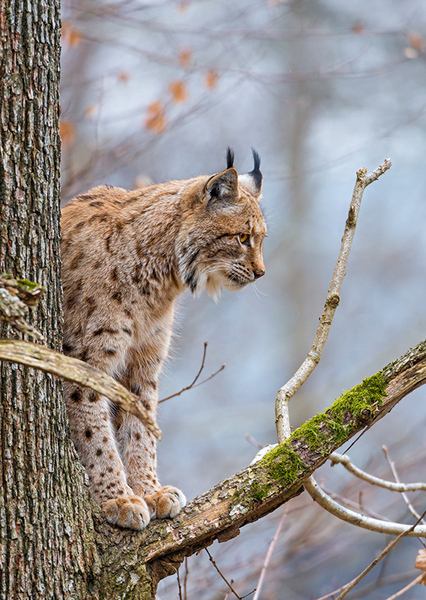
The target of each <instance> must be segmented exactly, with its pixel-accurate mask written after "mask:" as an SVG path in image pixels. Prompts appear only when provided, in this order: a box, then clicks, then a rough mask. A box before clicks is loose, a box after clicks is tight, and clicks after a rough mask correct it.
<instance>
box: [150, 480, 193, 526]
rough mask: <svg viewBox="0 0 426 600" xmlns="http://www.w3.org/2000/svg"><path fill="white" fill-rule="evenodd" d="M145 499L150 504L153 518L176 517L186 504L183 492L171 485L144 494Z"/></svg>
mask: <svg viewBox="0 0 426 600" xmlns="http://www.w3.org/2000/svg"><path fill="white" fill-rule="evenodd" d="M144 500H145V502H146V503H147V504H148V508H149V512H150V514H151V519H165V518H166V517H175V516H176V515H178V514H179V513H180V511H181V509H182V508H183V507H184V506H185V504H186V498H185V496H184V495H183V493H182V492H181V491H180V490H179V489H178V488H175V487H173V486H171V485H166V486H165V487H162V488H161V490H158V492H155V493H154V494H150V495H149V496H144Z"/></svg>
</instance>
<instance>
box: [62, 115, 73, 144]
mask: <svg viewBox="0 0 426 600" xmlns="http://www.w3.org/2000/svg"><path fill="white" fill-rule="evenodd" d="M59 130H60V134H61V141H62V146H63V147H64V148H68V147H69V146H70V145H71V144H72V143H73V141H74V140H75V135H76V128H75V125H74V123H72V122H71V121H67V119H61V123H60V125H59Z"/></svg>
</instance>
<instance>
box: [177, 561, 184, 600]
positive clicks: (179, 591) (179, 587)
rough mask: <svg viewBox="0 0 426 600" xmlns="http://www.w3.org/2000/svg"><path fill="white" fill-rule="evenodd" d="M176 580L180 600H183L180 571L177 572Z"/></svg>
mask: <svg viewBox="0 0 426 600" xmlns="http://www.w3.org/2000/svg"><path fill="white" fill-rule="evenodd" d="M176 578H177V584H178V594H179V600H183V597H182V586H181V584H180V577H179V569H178V570H177V571H176Z"/></svg>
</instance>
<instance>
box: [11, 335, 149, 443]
mask: <svg viewBox="0 0 426 600" xmlns="http://www.w3.org/2000/svg"><path fill="white" fill-rule="evenodd" d="M0 360H5V361H9V362H17V363H20V364H22V365H27V366H28V367H33V368H34V369H40V370H41V371H45V372H46V373H52V374H53V375H58V376H59V377H62V378H63V379H66V380H67V381H72V382H74V383H78V384H80V385H84V386H86V387H89V388H91V389H92V390H95V391H96V392H99V393H100V394H103V395H104V396H107V398H110V399H111V400H113V401H114V402H115V403H117V404H118V405H119V406H121V407H122V408H123V409H124V410H127V411H129V412H131V413H132V414H134V415H136V416H137V417H138V418H139V419H140V420H141V421H142V423H143V424H144V425H145V426H146V427H147V428H148V429H149V430H150V431H152V433H153V434H154V435H155V436H156V437H157V438H158V439H161V431H160V430H159V428H158V426H157V424H156V423H155V422H154V421H153V420H152V418H151V417H150V415H149V414H148V413H147V411H146V410H145V409H144V407H143V406H141V405H140V402H139V399H138V397H137V396H135V395H133V394H132V393H131V392H129V390H127V389H126V388H125V387H123V386H122V385H120V384H119V383H118V382H117V381H115V379H113V378H112V377H109V375H107V374H106V373H103V372H102V371H99V370H98V369H95V368H94V367H92V366H91V365H89V364H87V363H85V362H83V361H81V360H78V359H76V358H72V357H71V356H64V355H63V354H60V353H59V352H55V351H54V350H51V349H50V348H46V347H45V346H40V345H38V344H32V343H31V342H23V341H19V340H0Z"/></svg>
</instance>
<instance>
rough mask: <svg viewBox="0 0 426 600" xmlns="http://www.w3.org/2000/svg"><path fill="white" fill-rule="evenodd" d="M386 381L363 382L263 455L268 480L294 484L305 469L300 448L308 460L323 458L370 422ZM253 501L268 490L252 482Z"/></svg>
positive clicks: (379, 376) (379, 377) (371, 379)
mask: <svg viewBox="0 0 426 600" xmlns="http://www.w3.org/2000/svg"><path fill="white" fill-rule="evenodd" d="M386 385H387V381H386V380H385V378H384V377H383V375H382V373H378V374H376V375H373V376H372V377H369V378H367V379H365V380H364V381H363V382H362V383H361V384H359V385H357V386H355V387H354V388H352V389H351V390H349V391H348V392H345V393H344V394H342V396H340V398H338V399H337V400H336V401H335V402H334V404H332V406H330V408H328V409H327V410H326V411H325V412H324V413H320V414H318V415H315V416H314V417H313V418H312V419H310V420H309V421H307V422H306V423H304V424H303V425H302V426H301V427H299V428H298V429H296V430H295V431H294V433H293V434H292V435H291V436H290V438H289V439H288V440H287V441H286V442H284V443H283V444H280V445H279V446H277V447H276V448H274V449H273V450H271V451H270V452H268V454H266V455H265V456H264V457H263V458H262V460H261V461H260V464H261V465H262V466H263V467H266V469H267V473H268V475H267V478H268V479H269V478H271V479H273V480H274V481H277V482H279V484H280V486H283V487H286V486H289V485H291V484H293V483H295V482H296V481H297V480H298V479H299V478H300V477H301V476H302V475H303V474H304V473H306V469H307V466H308V465H306V464H305V463H304V462H303V460H302V459H301V458H300V456H299V452H300V448H301V447H305V448H306V447H307V448H306V450H307V451H308V456H309V457H310V459H312V458H314V459H315V461H316V460H317V459H321V458H322V457H324V458H325V457H326V456H328V455H329V454H330V452H332V451H333V450H334V449H335V448H336V447H338V446H339V445H341V444H342V443H343V442H344V441H345V440H346V439H348V437H349V436H350V435H351V433H352V432H353V431H355V430H358V429H360V426H362V425H363V424H365V423H367V422H369V420H370V418H371V416H372V414H373V413H374V412H375V409H376V408H377V407H378V406H380V405H381V404H382V403H383V398H384V397H385V396H386V391H385V390H386ZM250 491H251V495H252V498H253V499H254V500H256V501H260V500H262V499H263V498H264V497H265V496H266V495H267V494H268V491H269V488H268V486H267V485H266V484H264V485H261V484H259V483H253V484H252V486H251V488H250Z"/></svg>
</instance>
